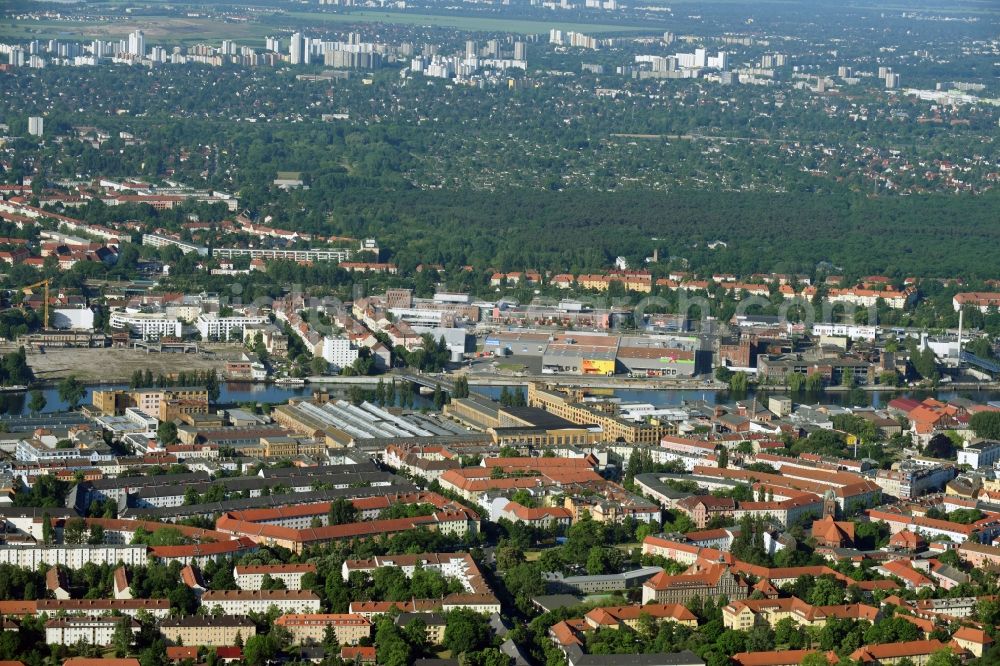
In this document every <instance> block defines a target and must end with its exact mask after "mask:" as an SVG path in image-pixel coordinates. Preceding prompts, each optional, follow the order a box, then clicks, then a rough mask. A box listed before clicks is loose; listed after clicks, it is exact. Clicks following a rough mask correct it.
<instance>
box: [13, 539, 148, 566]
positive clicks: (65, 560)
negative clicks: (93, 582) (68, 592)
mask: <svg viewBox="0 0 1000 666" xmlns="http://www.w3.org/2000/svg"><path fill="white" fill-rule="evenodd" d="M87 562H92V563H94V564H117V563H118V562H122V563H124V564H128V565H132V566H136V565H140V564H141V565H145V564H146V546H141V545H137V546H110V545H102V546H62V545H59V546H2V547H0V564H12V565H14V566H17V567H26V568H28V569H37V568H38V567H39V566H41V565H42V563H45V564H46V565H48V566H54V565H58V564H61V565H63V566H65V567H68V568H70V569H79V568H81V567H83V565H84V564H86V563H87Z"/></svg>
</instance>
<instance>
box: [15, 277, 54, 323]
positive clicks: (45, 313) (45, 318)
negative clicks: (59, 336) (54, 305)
mask: <svg viewBox="0 0 1000 666" xmlns="http://www.w3.org/2000/svg"><path fill="white" fill-rule="evenodd" d="M49 282H50V281H49V280H42V281H41V282H36V283H35V284H29V285H28V286H27V287H21V291H22V292H28V291H31V290H32V289H34V288H35V287H41V286H43V285H44V286H45V301H44V302H43V305H42V325H43V326H44V328H43V330H46V331H47V330H48V329H49Z"/></svg>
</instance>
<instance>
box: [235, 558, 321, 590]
mask: <svg viewBox="0 0 1000 666" xmlns="http://www.w3.org/2000/svg"><path fill="white" fill-rule="evenodd" d="M307 573H316V566H315V565H313V564H260V565H249V564H238V565H236V568H235V569H233V578H235V579H236V586H237V587H238V588H240V589H241V590H259V589H260V587H261V585H262V584H263V582H264V576H270V577H271V578H272V579H274V580H280V581H281V582H283V583H284V584H285V587H286V588H287V589H289V590H301V589H302V577H303V576H304V575H306V574H307Z"/></svg>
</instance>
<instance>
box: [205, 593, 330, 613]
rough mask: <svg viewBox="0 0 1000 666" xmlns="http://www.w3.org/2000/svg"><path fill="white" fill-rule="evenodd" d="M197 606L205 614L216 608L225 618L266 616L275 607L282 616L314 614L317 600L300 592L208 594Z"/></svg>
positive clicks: (318, 604)
mask: <svg viewBox="0 0 1000 666" xmlns="http://www.w3.org/2000/svg"><path fill="white" fill-rule="evenodd" d="M201 603H202V605H203V606H205V607H206V608H207V609H209V611H211V610H214V609H215V608H216V606H218V607H219V608H221V609H222V612H223V613H224V614H226V615H246V614H247V613H266V612H267V609H268V608H270V607H271V606H275V607H277V608H278V610H280V611H281V612H282V613H318V612H319V611H320V603H319V597H317V596H316V594H315V593H313V592H310V591H304V590H208V591H206V592H205V594H203V595H202V596H201Z"/></svg>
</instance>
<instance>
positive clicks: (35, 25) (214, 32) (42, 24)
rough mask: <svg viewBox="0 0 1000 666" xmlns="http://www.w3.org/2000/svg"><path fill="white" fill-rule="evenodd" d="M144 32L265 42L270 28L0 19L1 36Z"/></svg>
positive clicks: (184, 21) (160, 20) (173, 19)
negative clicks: (3, 20)
mask: <svg viewBox="0 0 1000 666" xmlns="http://www.w3.org/2000/svg"><path fill="white" fill-rule="evenodd" d="M137 29H139V30H143V31H144V32H145V33H146V43H147V44H149V45H174V44H191V43H195V42H217V41H220V40H222V39H234V40H236V41H237V42H239V43H241V44H247V45H254V44H258V43H259V44H260V45H263V43H264V35H266V34H269V33H270V32H271V31H273V28H271V27H269V26H265V25H261V24H258V23H226V22H225V21H221V20H217V19H208V18H186V17H184V18H182V17H177V16H143V17H137V18H134V19H130V20H127V21H114V22H112V21H5V22H0V39H4V40H18V41H25V40H29V39H67V40H69V39H72V40H81V41H86V40H90V39H98V38H99V39H116V38H120V37H125V36H126V35H128V34H129V33H130V32H132V31H133V30H137Z"/></svg>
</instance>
